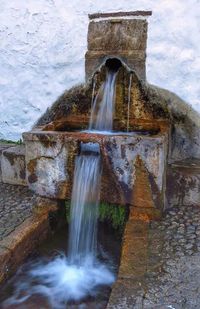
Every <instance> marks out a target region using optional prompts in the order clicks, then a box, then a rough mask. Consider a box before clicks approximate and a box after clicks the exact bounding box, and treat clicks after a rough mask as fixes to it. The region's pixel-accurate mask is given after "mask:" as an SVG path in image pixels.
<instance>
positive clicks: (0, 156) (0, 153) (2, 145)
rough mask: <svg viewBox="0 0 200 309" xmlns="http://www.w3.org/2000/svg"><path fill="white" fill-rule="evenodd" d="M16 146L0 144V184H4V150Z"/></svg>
mask: <svg viewBox="0 0 200 309" xmlns="http://www.w3.org/2000/svg"><path fill="white" fill-rule="evenodd" d="M13 146H15V145H14V144H0V182H2V168H1V160H2V153H3V151H4V150H6V149H8V148H10V147H13Z"/></svg>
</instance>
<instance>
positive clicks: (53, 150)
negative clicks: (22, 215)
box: [23, 129, 168, 208]
mask: <svg viewBox="0 0 200 309" xmlns="http://www.w3.org/2000/svg"><path fill="white" fill-rule="evenodd" d="M151 133H152V134H151ZM23 138H24V141H25V145H26V164H27V182H28V185H29V187H30V188H31V190H33V191H34V192H35V193H37V194H38V195H40V196H44V197H49V198H54V199H70V197H71V191H72V184H73V171H74V164H75V157H76V156H77V155H78V154H79V153H80V143H89V142H90V143H98V144H99V146H100V152H101V157H102V165H103V172H102V183H101V201H105V202H108V203H115V204H122V205H131V204H132V203H133V201H132V198H133V187H134V182H135V178H136V168H137V160H138V158H140V161H141V162H142V168H143V169H144V171H145V173H146V176H147V178H148V179H149V184H148V185H149V186H150V187H151V188H150V189H151V191H152V197H153V200H154V203H155V205H156V207H158V208H161V207H162V204H163V199H164V198H163V196H164V190H163V187H164V183H165V168H166V158H167V148H168V147H167V145H168V133H166V131H165V133H163V132H162V130H159V132H156V131H155V130H154V131H146V130H143V131H136V132H128V133H125V132H113V133H110V134H105V133H103V132H94V133H91V132H84V131H82V132H80V131H74V132H64V131H43V130H42V129H41V130H40V129H36V130H35V131H34V130H33V131H31V132H28V133H24V135H23ZM140 165H141V164H140ZM141 181H143V180H142V178H141ZM141 188H142V186H141Z"/></svg>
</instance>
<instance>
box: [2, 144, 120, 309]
mask: <svg viewBox="0 0 200 309" xmlns="http://www.w3.org/2000/svg"><path fill="white" fill-rule="evenodd" d="M100 179H101V158H100V150H99V145H98V144H95V143H87V144H82V145H81V153H80V155H79V156H77V158H76V162H75V171H74V183H73V191H72V202H71V219H70V220H71V223H70V227H69V230H70V232H69V248H68V256H66V255H65V254H64V253H61V254H60V255H57V256H56V257H55V258H53V259H51V260H50V261H43V260H39V261H37V262H35V263H32V264H30V265H29V267H28V269H26V271H25V274H24V275H23V276H24V277H23V280H21V281H18V282H17V284H16V287H15V290H14V293H13V296H12V297H10V298H9V299H8V300H7V301H5V302H4V305H3V306H4V307H5V308H9V306H14V307H11V308H15V307H16V306H19V305H20V304H23V303H24V302H27V301H28V300H29V299H30V298H32V297H33V296H35V295H42V296H43V297H45V298H46V299H47V301H48V304H50V307H48V308H55V309H59V308H66V306H67V304H68V303H69V302H70V301H79V300H81V299H84V298H85V297H88V296H94V295H95V293H97V289H98V287H101V286H106V285H108V286H109V285H111V284H112V283H113V282H114V279H115V277H114V275H113V273H112V272H111V271H110V269H109V268H108V266H106V265H105V264H104V263H102V262H100V261H99V260H98V259H97V249H96V248H97V241H96V239H97V217H98V204H99V193H100ZM16 308H26V305H25V307H23V306H22V307H16ZM67 308H68V307H67Z"/></svg>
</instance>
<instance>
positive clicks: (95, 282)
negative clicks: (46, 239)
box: [4, 255, 115, 309]
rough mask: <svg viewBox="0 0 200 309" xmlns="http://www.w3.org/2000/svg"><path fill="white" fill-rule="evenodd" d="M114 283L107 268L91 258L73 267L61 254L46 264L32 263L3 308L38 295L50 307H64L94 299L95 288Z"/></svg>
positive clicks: (113, 278)
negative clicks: (46, 301)
mask: <svg viewBox="0 0 200 309" xmlns="http://www.w3.org/2000/svg"><path fill="white" fill-rule="evenodd" d="M114 280H115V277H114V275H113V274H112V272H111V271H110V270H109V268H108V267H107V266H106V265H105V264H103V263H100V262H99V261H97V260H95V261H94V260H93V259H92V258H91V257H87V258H86V259H85V260H84V262H83V263H82V264H81V265H79V266H77V265H70V264H69V262H68V260H67V258H66V256H64V255H61V256H59V257H56V258H54V259H53V260H51V261H50V262H48V263H45V262H40V263H37V264H33V265H32V267H31V268H30V270H28V271H27V273H26V280H25V281H23V280H22V281H21V282H20V281H19V280H17V283H16V287H15V292H14V295H13V296H12V297H11V298H9V299H8V300H6V301H5V302H4V305H6V306H7V305H14V304H20V303H23V302H24V301H26V300H27V299H28V298H30V297H31V296H33V295H35V294H39V295H43V296H45V297H47V299H48V301H49V303H50V304H51V306H52V307H53V308H56V309H60V308H66V304H67V302H69V301H72V300H75V301H79V300H81V299H83V298H86V297H87V296H94V295H95V294H96V293H97V289H98V287H99V286H102V285H108V286H110V285H111V284H112V283H113V282H114ZM33 282H35V284H33Z"/></svg>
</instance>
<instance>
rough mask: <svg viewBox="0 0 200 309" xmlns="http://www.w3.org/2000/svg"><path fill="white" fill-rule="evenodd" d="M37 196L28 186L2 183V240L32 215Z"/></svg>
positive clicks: (0, 211) (0, 221)
mask: <svg viewBox="0 0 200 309" xmlns="http://www.w3.org/2000/svg"><path fill="white" fill-rule="evenodd" d="M35 198H36V196H35V195H34V194H33V193H32V192H31V191H30V190H28V188H27V187H23V186H16V185H8V184H3V183H0V240H2V239H3V237H5V236H7V235H8V234H10V233H11V232H12V231H13V230H14V229H15V228H16V227H17V226H18V225H19V224H20V223H22V222H23V221H24V220H25V219H26V218H27V217H29V216H30V215H31V211H32V205H33V202H34V201H35Z"/></svg>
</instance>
